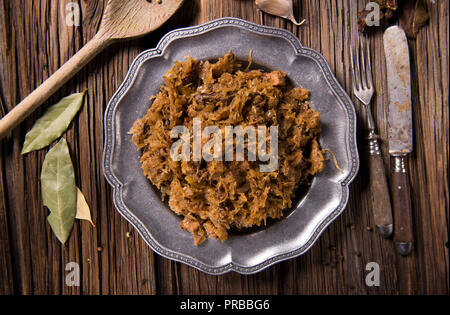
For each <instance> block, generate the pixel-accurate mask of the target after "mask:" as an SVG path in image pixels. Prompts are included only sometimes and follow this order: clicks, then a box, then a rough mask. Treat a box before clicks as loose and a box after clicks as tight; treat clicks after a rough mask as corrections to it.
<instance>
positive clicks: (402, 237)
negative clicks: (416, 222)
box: [392, 155, 413, 256]
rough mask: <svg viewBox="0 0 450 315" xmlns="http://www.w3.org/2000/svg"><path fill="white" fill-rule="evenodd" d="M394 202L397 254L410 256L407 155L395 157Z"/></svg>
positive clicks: (410, 230)
mask: <svg viewBox="0 0 450 315" xmlns="http://www.w3.org/2000/svg"><path fill="white" fill-rule="evenodd" d="M392 200H393V203H394V220H395V225H394V226H395V227H394V230H395V231H394V242H395V245H396V248H397V252H398V253H399V254H400V255H402V256H408V255H409V254H410V253H411V251H412V244H413V232H412V208H411V189H410V184H409V175H408V169H407V157H406V155H401V156H394V166H393V169H392Z"/></svg>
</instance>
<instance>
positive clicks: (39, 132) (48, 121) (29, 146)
mask: <svg viewBox="0 0 450 315" xmlns="http://www.w3.org/2000/svg"><path fill="white" fill-rule="evenodd" d="M84 94H85V93H84V92H83V93H76V94H72V95H70V96H68V97H65V98H63V99H62V100H61V101H60V102H59V103H57V104H55V105H53V106H51V107H49V108H48V109H47V111H46V112H45V113H44V115H43V116H42V117H41V118H40V119H39V120H38V121H37V122H36V123H35V124H34V126H33V128H32V129H31V131H30V132H28V134H27V136H26V137H25V143H24V145H23V149H22V154H26V153H29V152H32V151H36V150H40V149H42V148H45V147H47V146H49V145H50V144H51V143H52V142H53V141H55V140H56V139H58V138H59V137H61V135H62V134H63V133H64V132H65V131H66V130H67V128H68V127H69V125H70V123H71V122H72V120H73V118H74V117H75V115H76V114H77V113H78V111H79V110H80V108H81V105H82V104H83V98H84Z"/></svg>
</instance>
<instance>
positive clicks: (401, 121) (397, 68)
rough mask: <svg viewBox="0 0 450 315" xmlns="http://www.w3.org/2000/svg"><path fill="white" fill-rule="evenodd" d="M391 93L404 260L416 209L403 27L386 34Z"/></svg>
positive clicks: (395, 195) (398, 235)
mask: <svg viewBox="0 0 450 315" xmlns="http://www.w3.org/2000/svg"><path fill="white" fill-rule="evenodd" d="M384 50H385V55H386V67H387V80H388V93H389V115H388V123H389V154H390V155H391V157H392V160H393V166H392V169H391V173H392V182H391V190H392V200H393V208H394V241H395V244H396V249H397V252H398V253H399V254H400V255H402V256H407V255H409V254H410V253H411V250H412V244H413V233H412V214H411V213H412V209H411V196H410V184H409V175H408V165H407V158H408V154H409V153H411V152H412V148H413V134H412V107H411V72H410V60H409V49H408V41H407V39H406V35H405V32H404V31H403V29H402V28H400V27H399V26H392V27H390V28H388V29H387V30H386V31H385V33H384Z"/></svg>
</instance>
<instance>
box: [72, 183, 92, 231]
mask: <svg viewBox="0 0 450 315" xmlns="http://www.w3.org/2000/svg"><path fill="white" fill-rule="evenodd" d="M75 218H76V219H78V220H86V221H89V222H90V223H91V224H92V226H94V227H95V224H94V222H92V218H91V210H90V209H89V205H88V204H87V202H86V198H84V195H83V193H82V192H81V190H80V189H79V188H78V187H77V214H76V216H75Z"/></svg>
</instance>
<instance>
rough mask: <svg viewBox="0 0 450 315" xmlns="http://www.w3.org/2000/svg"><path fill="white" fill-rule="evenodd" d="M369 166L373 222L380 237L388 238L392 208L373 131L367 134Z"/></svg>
mask: <svg viewBox="0 0 450 315" xmlns="http://www.w3.org/2000/svg"><path fill="white" fill-rule="evenodd" d="M369 164H370V167H369V169H370V179H369V181H370V191H371V195H372V207H373V218H374V222H375V225H376V226H377V228H378V232H379V233H380V235H381V236H383V237H385V238H388V237H390V236H391V235H392V231H393V218H392V207H391V200H390V194H389V187H388V182H387V179H386V171H385V168H384V162H383V157H382V155H381V150H380V146H379V143H378V136H377V135H376V134H375V132H373V131H372V132H370V134H369Z"/></svg>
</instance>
